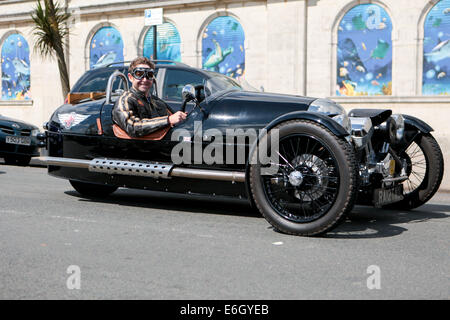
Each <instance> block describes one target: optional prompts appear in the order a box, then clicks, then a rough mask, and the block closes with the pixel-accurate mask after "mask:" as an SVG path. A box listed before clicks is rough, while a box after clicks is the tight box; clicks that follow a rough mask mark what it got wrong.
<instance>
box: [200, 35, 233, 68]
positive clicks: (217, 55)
mask: <svg viewBox="0 0 450 320" xmlns="http://www.w3.org/2000/svg"><path fill="white" fill-rule="evenodd" d="M213 42H214V45H215V50H213V51H211V53H210V54H209V55H208V56H207V57H206V59H205V60H206V61H205V62H204V63H203V68H205V69H208V70H213V71H216V72H219V71H220V70H219V64H221V63H222V61H223V60H225V58H226V57H227V56H228V55H229V54H231V53H233V47H231V46H230V47H228V48H227V49H225V50H222V48H221V47H220V44H219V43H218V42H217V41H216V40H214V39H213Z"/></svg>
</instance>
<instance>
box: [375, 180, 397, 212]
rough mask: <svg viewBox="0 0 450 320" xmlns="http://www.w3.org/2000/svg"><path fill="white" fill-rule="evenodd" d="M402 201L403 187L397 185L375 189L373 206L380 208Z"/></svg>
mask: <svg viewBox="0 0 450 320" xmlns="http://www.w3.org/2000/svg"><path fill="white" fill-rule="evenodd" d="M401 200H403V185H402V184H399V185H396V186H394V187H390V188H381V189H375V192H374V195H373V205H374V206H375V208H381V207H382V206H384V205H387V204H390V203H394V202H398V201H401Z"/></svg>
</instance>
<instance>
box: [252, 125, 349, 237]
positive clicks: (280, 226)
mask: <svg viewBox="0 0 450 320" xmlns="http://www.w3.org/2000/svg"><path fill="white" fill-rule="evenodd" d="M274 129H278V130H279V139H280V140H281V139H282V138H283V137H286V136H289V135H292V134H306V135H309V136H313V137H315V138H317V139H320V141H321V142H322V143H323V144H325V145H326V146H327V148H328V149H329V150H330V152H331V153H332V155H333V157H334V158H335V160H336V163H337V166H338V171H339V184H338V188H337V189H338V190H337V191H336V197H335V200H334V203H333V204H332V206H331V207H330V208H329V209H328V211H326V212H325V214H323V215H322V216H320V217H319V218H317V219H316V220H313V221H311V222H305V223H303V222H302V223H300V222H295V221H291V220H288V219H286V218H285V217H283V216H282V215H281V214H280V213H279V212H278V211H277V209H276V208H274V206H272V204H271V202H270V200H269V199H268V197H267V195H266V192H265V189H264V188H265V187H264V184H263V179H262V178H261V175H260V164H252V165H251V166H250V172H249V181H250V190H251V194H252V197H253V199H254V202H255V204H256V206H257V207H258V210H259V211H260V212H261V214H262V215H263V216H264V218H266V220H267V221H268V222H269V223H270V224H271V225H272V226H273V227H274V228H275V229H276V230H278V231H280V232H282V233H286V234H291V235H298V236H317V235H320V234H324V233H326V232H328V231H330V230H331V229H333V228H334V227H336V226H337V225H338V224H339V223H340V222H341V221H342V220H343V218H344V217H345V214H346V213H348V212H350V211H351V209H352V208H353V205H354V203H355V199H356V195H357V190H358V189H357V184H358V170H357V168H358V166H357V163H356V159H355V153H354V149H353V147H352V146H351V145H350V144H349V143H348V142H347V141H346V140H345V139H344V138H339V137H337V136H335V135H334V134H333V133H332V132H331V131H329V130H328V129H327V128H326V127H324V126H322V125H320V124H318V123H315V122H312V121H307V120H291V121H287V122H283V123H281V124H279V125H278V126H276V127H275V128H274ZM269 134H270V132H269ZM267 139H268V140H270V139H269V138H267ZM253 156H254V155H253ZM252 163H255V160H254V159H253V160H252Z"/></svg>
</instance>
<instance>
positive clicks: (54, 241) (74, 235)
mask: <svg viewBox="0 0 450 320" xmlns="http://www.w3.org/2000/svg"><path fill="white" fill-rule="evenodd" d="M0 163H1V162H0ZM449 213H450V195H449V194H444V193H440V194H437V195H436V196H435V197H434V198H433V199H432V200H431V201H430V203H429V204H426V205H424V206H422V207H421V208H419V209H416V210H413V211H411V212H403V211H382V210H376V209H374V208H369V207H359V206H358V207H356V208H355V209H354V210H353V212H352V213H351V214H350V216H349V219H348V220H347V221H345V222H344V223H343V224H342V225H341V226H339V227H338V228H337V229H335V230H334V231H333V232H330V233H328V234H327V235H326V236H324V237H320V238H304V237H294V236H288V235H284V234H280V233H278V232H275V231H274V230H273V229H272V228H270V226H269V224H268V223H267V222H266V221H265V220H264V219H263V218H262V217H260V216H259V215H258V214H256V213H254V212H252V211H251V210H250V208H249V206H248V205H247V204H246V203H245V202H243V201H225V200H218V199H213V200H207V199H200V198H198V197H191V198H188V199H187V198H184V197H181V196H177V195H162V194H159V193H152V192H144V191H139V190H128V189H119V190H118V191H117V192H116V193H114V194H113V195H112V196H110V197H109V198H107V199H103V200H100V199H86V198H83V197H81V196H80V195H79V194H78V193H77V192H76V191H74V190H73V189H72V188H71V186H70V185H69V183H68V182H67V181H66V180H61V179H57V178H54V177H50V176H48V175H47V173H46V169H45V168H40V167H25V168H21V167H13V166H6V165H2V164H0V299H202V300H203V299H207V300H209V299H225V300H229V299H258V300H259V299H274V300H278V299H283V300H291V299H449V298H450V278H449V276H450V256H449V244H450V242H449V239H450V232H449V222H450V219H449ZM369 287H370V288H371V289H369Z"/></svg>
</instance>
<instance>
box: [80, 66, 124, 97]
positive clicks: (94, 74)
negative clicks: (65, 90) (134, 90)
mask: <svg viewBox="0 0 450 320" xmlns="http://www.w3.org/2000/svg"><path fill="white" fill-rule="evenodd" d="M115 70H119V71H120V72H122V73H123V74H125V76H127V73H128V70H127V69H126V68H107V69H104V70H91V71H88V72H86V73H85V74H84V75H83V76H82V77H81V78H80V79H79V80H78V81H77V83H75V85H74V86H73V88H72V90H71V92H105V91H106V86H107V84H108V79H109V77H110V76H111V74H112V73H113V72H114V71H115ZM119 79H120V78H117V79H116V81H114V84H113V91H116V90H117V89H118V88H119V85H120V82H121V81H119ZM128 84H129V87H131V83H130V82H129V83H128Z"/></svg>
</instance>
